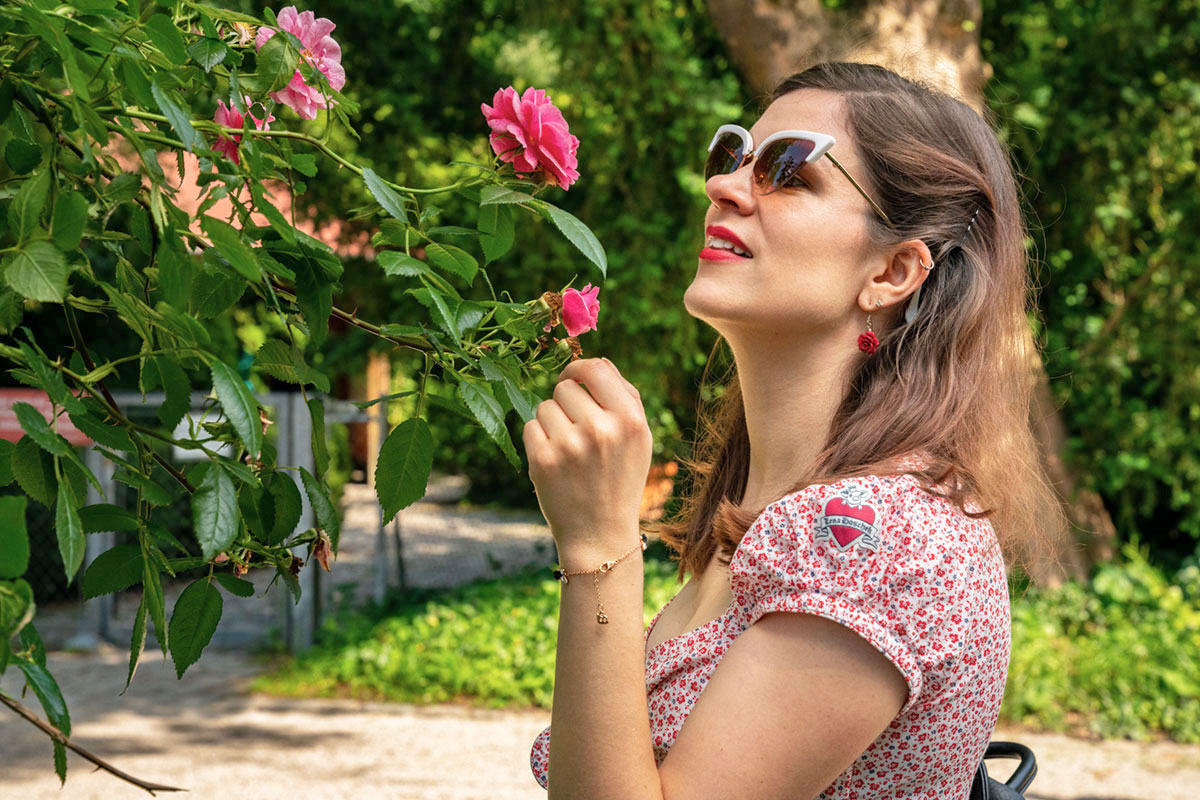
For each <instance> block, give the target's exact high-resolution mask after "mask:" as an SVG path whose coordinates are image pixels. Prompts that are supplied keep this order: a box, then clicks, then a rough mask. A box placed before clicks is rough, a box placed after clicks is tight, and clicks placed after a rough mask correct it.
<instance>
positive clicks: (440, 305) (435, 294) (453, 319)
mask: <svg viewBox="0 0 1200 800" xmlns="http://www.w3.org/2000/svg"><path fill="white" fill-rule="evenodd" d="M406 294H411V295H412V296H413V297H415V298H417V300H418V301H420V303H421V305H423V306H425V307H426V308H428V309H430V310H431V311H432V312H433V320H434V322H436V323H437V324H438V327H440V328H441V329H442V330H444V331H445V332H446V333H448V334H449V335H450V336H451V337H453V338H455V339H457V338H458V323H457V315H456V314H455V312H454V311H451V310H450V307H449V306H448V305H446V299H445V298H444V297H442V293H441V292H439V291H437V290H434V289H426V288H421V289H409V290H407V292H406Z"/></svg>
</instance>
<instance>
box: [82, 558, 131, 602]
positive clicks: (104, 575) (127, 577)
mask: <svg viewBox="0 0 1200 800" xmlns="http://www.w3.org/2000/svg"><path fill="white" fill-rule="evenodd" d="M143 569H144V566H143V564H142V549H141V548H140V547H139V546H137V545H135V544H119V545H117V546H116V547H114V548H112V549H111V550H106V551H104V552H103V553H101V554H100V555H99V556H97V557H96V560H95V561H93V562H92V563H91V564H89V565H88V568H87V571H85V572H84V573H83V583H82V585H83V599H84V600H85V601H86V600H91V599H92V598H93V597H99V596H100V595H102V594H112V593H113V592H119V591H121V590H122V589H128V588H129V587H130V586H133V585H134V584H135V583H137V582H138V581H140V580H141V579H142V572H143Z"/></svg>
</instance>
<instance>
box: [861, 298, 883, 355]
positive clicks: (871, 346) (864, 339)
mask: <svg viewBox="0 0 1200 800" xmlns="http://www.w3.org/2000/svg"><path fill="white" fill-rule="evenodd" d="M881 305H883V301H882V300H876V301H875V307H876V308H878V307H879V306H881ZM878 348H879V337H878V336H876V335H875V331H873V330H871V314H870V313H869V312H868V313H867V331H866V333H861V334H859V336H858V349H859V350H862V351H863V352H864V353H866V354H867V355H871V354H873V353H874V352H875V351H876V350H877V349H878Z"/></svg>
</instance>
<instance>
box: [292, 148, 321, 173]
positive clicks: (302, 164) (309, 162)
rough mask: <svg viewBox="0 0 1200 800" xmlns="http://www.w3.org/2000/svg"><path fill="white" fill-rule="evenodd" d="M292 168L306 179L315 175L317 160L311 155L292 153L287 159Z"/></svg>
mask: <svg viewBox="0 0 1200 800" xmlns="http://www.w3.org/2000/svg"><path fill="white" fill-rule="evenodd" d="M288 160H289V161H291V164H292V167H293V168H294V169H295V170H296V171H297V172H299V173H300V174H301V175H303V176H304V177H306V178H314V177H316V175H317V158H316V156H314V155H313V154H312V153H292V155H291V156H290V157H289V159H288Z"/></svg>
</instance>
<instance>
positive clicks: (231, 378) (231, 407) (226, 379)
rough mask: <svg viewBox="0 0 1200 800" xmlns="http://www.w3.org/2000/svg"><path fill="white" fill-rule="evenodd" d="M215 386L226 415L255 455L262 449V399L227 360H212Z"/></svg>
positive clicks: (248, 448) (249, 450) (248, 450)
mask: <svg viewBox="0 0 1200 800" xmlns="http://www.w3.org/2000/svg"><path fill="white" fill-rule="evenodd" d="M211 369H212V381H213V389H214V390H215V391H216V393H217V400H219V401H220V402H221V408H222V409H223V410H224V411H225V416H226V417H227V418H228V419H229V421H230V422H231V423H232V424H233V429H234V430H235V431H237V434H238V438H239V439H241V440H242V444H244V445H245V446H246V451H247V452H248V453H249V454H250V456H251V457H252V458H258V453H259V451H260V450H261V449H262V422H261V421H260V420H259V418H258V401H256V400H255V399H254V395H252V394H251V393H250V390H249V389H248V388H247V387H246V384H245V382H244V381H243V380H242V379H241V377H239V376H238V374H237V373H236V372H234V371H233V368H232V367H230V366H229V365H228V364H226V363H225V362H224V361H214V362H213V363H212V368H211Z"/></svg>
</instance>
